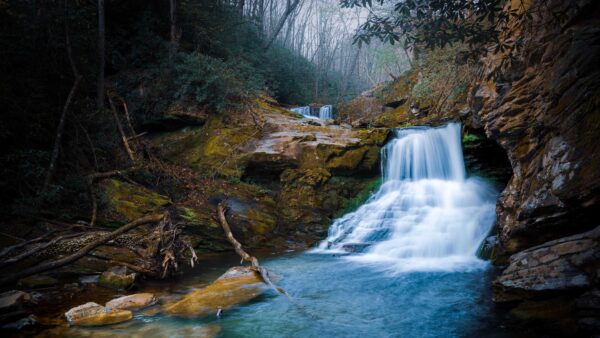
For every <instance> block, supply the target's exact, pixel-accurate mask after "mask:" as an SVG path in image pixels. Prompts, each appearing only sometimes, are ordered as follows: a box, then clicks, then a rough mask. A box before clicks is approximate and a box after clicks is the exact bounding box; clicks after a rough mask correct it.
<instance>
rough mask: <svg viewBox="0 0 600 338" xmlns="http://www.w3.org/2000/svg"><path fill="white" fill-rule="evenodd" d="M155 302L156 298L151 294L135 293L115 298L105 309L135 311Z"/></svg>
mask: <svg viewBox="0 0 600 338" xmlns="http://www.w3.org/2000/svg"><path fill="white" fill-rule="evenodd" d="M155 302H156V298H155V297H154V295H153V294H151V293H136V294H133V295H128V296H123V297H119V298H115V299H113V300H111V301H109V302H108V303H106V307H107V308H109V309H118V310H136V309H139V308H143V307H146V306H150V305H152V304H154V303H155Z"/></svg>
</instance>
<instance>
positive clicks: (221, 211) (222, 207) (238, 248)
mask: <svg viewBox="0 0 600 338" xmlns="http://www.w3.org/2000/svg"><path fill="white" fill-rule="evenodd" d="M226 211H227V201H222V202H221V203H219V205H218V207H217V213H218V215H219V222H220V223H221V226H222V227H223V230H224V231H225V236H227V240H228V241H229V242H230V243H231V244H232V245H233V249H234V250H235V252H236V253H237V254H238V255H239V256H240V257H241V258H242V260H243V261H246V262H250V264H252V268H253V269H254V270H255V271H256V272H258V273H259V274H260V276H261V278H262V279H263V281H264V282H265V284H267V285H269V286H270V287H271V288H273V289H274V290H275V291H277V292H278V293H280V294H282V295H285V296H287V297H288V298H290V299H291V297H290V295H288V293H287V292H285V290H283V289H282V288H279V287H277V285H275V284H274V283H273V282H272V281H271V278H269V272H268V271H267V269H265V268H264V267H262V266H260V264H259V263H258V259H257V258H256V257H254V256H250V255H249V254H248V253H247V252H246V251H244V248H243V247H242V244H241V243H240V242H238V240H237V239H235V237H234V236H233V233H232V232H231V227H230V226H229V223H228V222H227V218H226V217H225V212H226Z"/></svg>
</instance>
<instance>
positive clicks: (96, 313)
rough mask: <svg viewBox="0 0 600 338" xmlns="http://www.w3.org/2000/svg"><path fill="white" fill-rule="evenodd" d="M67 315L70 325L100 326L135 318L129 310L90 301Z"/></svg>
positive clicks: (71, 310)
mask: <svg viewBox="0 0 600 338" xmlns="http://www.w3.org/2000/svg"><path fill="white" fill-rule="evenodd" d="M65 317H66V319H67V322H68V323H69V325H80V326H98V325H109V324H116V323H121V322H124V321H128V320H130V319H131V318H133V314H132V313H131V311H128V310H117V309H115V310H113V309H109V308H106V307H104V306H102V305H99V304H96V303H93V302H89V303H85V304H83V305H79V306H77V307H74V308H72V309H70V310H69V311H67V312H66V313H65Z"/></svg>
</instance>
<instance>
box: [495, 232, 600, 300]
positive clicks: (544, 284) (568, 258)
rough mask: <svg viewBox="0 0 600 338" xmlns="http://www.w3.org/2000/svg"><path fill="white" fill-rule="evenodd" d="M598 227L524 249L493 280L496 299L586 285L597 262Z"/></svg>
mask: <svg viewBox="0 0 600 338" xmlns="http://www.w3.org/2000/svg"><path fill="white" fill-rule="evenodd" d="M599 242H600V227H597V228H596V229H594V230H591V231H588V232H585V233H582V234H577V235H573V236H569V237H565V238H561V239H558V240H554V241H550V242H547V243H544V244H542V245H539V246H535V247H533V248H530V249H527V250H524V251H522V252H519V253H517V254H514V255H512V256H511V257H510V264H509V266H508V267H507V268H506V269H505V270H504V271H503V272H502V274H501V275H500V276H499V277H498V278H497V279H496V280H495V281H494V285H493V287H494V294H493V299H494V301H496V302H509V301H515V300H525V299H529V298H533V297H536V296H543V295H547V294H551V293H556V292H567V291H573V290H581V289H584V288H587V287H590V286H591V285H592V284H593V283H594V280H595V278H596V269H597V266H598V264H600V246H599V244H600V243H599Z"/></svg>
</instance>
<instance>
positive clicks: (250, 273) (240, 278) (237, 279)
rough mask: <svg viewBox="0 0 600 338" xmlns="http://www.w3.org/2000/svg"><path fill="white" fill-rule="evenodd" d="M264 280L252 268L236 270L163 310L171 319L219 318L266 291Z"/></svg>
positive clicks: (167, 305) (231, 269)
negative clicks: (175, 317) (222, 311)
mask: <svg viewBox="0 0 600 338" xmlns="http://www.w3.org/2000/svg"><path fill="white" fill-rule="evenodd" d="M266 288H267V286H266V284H265V283H264V282H263V281H262V278H261V277H260V275H259V274H257V273H256V272H255V271H254V270H252V269H251V268H249V267H233V268H230V269H229V270H227V272H225V274H223V275H222V276H221V277H219V278H218V279H217V280H215V281H214V282H213V283H212V284H210V285H208V286H207V287H205V288H202V289H199V290H196V291H192V292H191V293H190V294H188V295H186V296H185V297H183V299H181V300H179V301H178V302H176V303H173V304H166V305H164V306H163V309H164V312H165V313H166V314H168V315H173V316H181V317H202V316H207V315H216V313H217V311H218V310H219V308H220V309H223V310H224V311H226V310H228V309H230V308H232V307H234V306H236V305H238V304H243V303H246V302H248V301H250V300H252V299H254V298H256V297H257V296H259V295H260V294H261V293H263V292H264V291H265V290H266Z"/></svg>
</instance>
